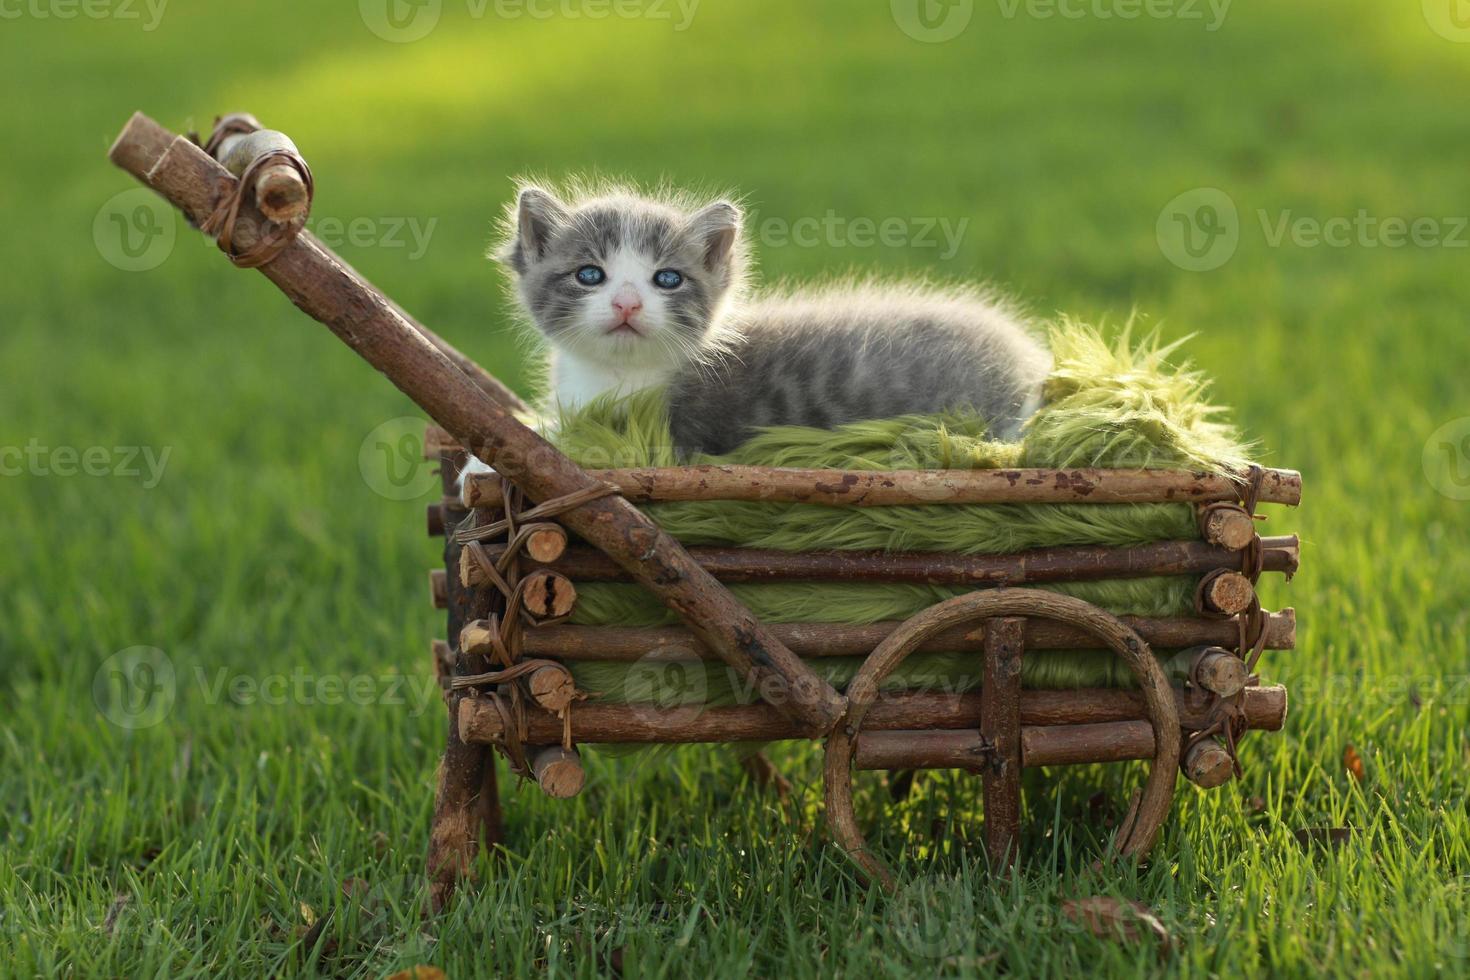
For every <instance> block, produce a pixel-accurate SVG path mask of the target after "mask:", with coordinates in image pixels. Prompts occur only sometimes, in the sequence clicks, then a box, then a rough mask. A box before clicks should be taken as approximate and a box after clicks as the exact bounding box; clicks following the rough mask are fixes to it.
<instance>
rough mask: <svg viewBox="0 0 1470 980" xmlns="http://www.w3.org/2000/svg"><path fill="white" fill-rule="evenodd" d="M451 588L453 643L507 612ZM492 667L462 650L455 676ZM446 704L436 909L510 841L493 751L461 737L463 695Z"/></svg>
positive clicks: (491, 599) (493, 596) (489, 599)
mask: <svg viewBox="0 0 1470 980" xmlns="http://www.w3.org/2000/svg"><path fill="white" fill-rule="evenodd" d="M461 547H462V546H461V545H460V544H459V542H457V541H455V540H454V539H453V538H449V539H446V541H445V543H444V558H445V562H446V563H450V562H453V561H454V560H456V559H457V558H458V554H457V552H458V550H459V549H460V548H461ZM441 571H442V569H441ZM446 588H447V590H448V595H447V601H446V605H447V606H448V614H447V616H446V617H445V618H446V629H447V631H448V635H449V636H451V637H453V636H457V635H458V634H459V632H460V628H461V627H462V626H463V625H464V624H465V623H466V622H469V621H471V620H480V619H485V618H487V617H488V616H490V615H491V614H492V613H494V612H496V611H497V610H498V609H500V608H503V604H502V598H501V596H500V595H499V593H491V592H490V591H488V590H480V591H478V592H475V591H471V590H469V589H464V588H461V587H460V586H459V584H458V583H457V582H454V581H453V580H452V579H449V578H448V577H447V576H446ZM488 667H489V664H488V662H487V661H486V660H485V658H483V657H481V656H480V655H478V654H474V653H469V652H467V651H465V650H464V649H463V648H461V649H460V650H459V651H458V653H457V654H456V655H455V658H454V664H453V666H452V671H451V672H452V673H453V674H454V675H462V674H474V673H480V672H483V671H485V670H487V669H488ZM445 698H446V702H447V704H448V707H449V718H448V727H447V731H446V737H445V746H444V757H443V759H442V760H441V761H440V763H439V772H438V776H437V787H436V790H435V794H434V818H433V828H432V830H431V832H430V836H429V853H428V861H427V866H428V872H429V876H430V882H431V887H430V892H431V895H432V897H433V900H434V907H435V908H436V909H440V908H443V907H444V905H445V903H446V902H447V901H448V900H449V897H450V895H451V894H452V893H453V891H454V888H455V885H456V884H457V883H458V881H459V879H460V878H463V877H466V876H472V875H473V873H474V867H475V857H476V855H477V854H478V852H479V849H480V845H481V844H482V843H483V844H484V845H485V846H486V847H495V846H497V845H499V844H500V843H501V842H502V841H503V840H504V838H505V827H504V824H503V821H502V815H501V811H500V790H499V782H498V779H499V777H498V773H497V763H496V760H495V755H496V753H495V752H494V751H493V750H492V749H491V748H490V747H488V746H484V745H478V744H474V743H468V742H465V741H463V740H462V739H461V738H460V737H459V705H460V703H461V702H462V701H463V699H464V695H463V694H462V693H460V692H458V691H455V690H453V689H449V688H446V690H445ZM552 741H559V739H553V740H552Z"/></svg>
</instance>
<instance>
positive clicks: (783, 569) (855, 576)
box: [486, 535, 1300, 586]
mask: <svg viewBox="0 0 1470 980" xmlns="http://www.w3.org/2000/svg"><path fill="white" fill-rule="evenodd" d="M565 540H566V539H565V537H563V538H562V539H561V541H562V546H563V548H565ZM1262 544H1263V545H1264V548H1265V551H1264V556H1265V568H1264V570H1265V571H1268V572H1285V573H1287V574H1294V573H1295V572H1296V569H1297V559H1298V555H1299V553H1300V549H1299V547H1298V544H1297V539H1296V536H1295V535H1289V536H1285V537H1279V538H1264V539H1262ZM529 550H530V549H529V547H528V548H527V551H528V552H529ZM486 551H487V552H488V553H489V555H490V557H491V559H492V560H498V559H499V558H500V556H501V555H503V554H504V553H505V546H504V545H491V546H488V547H487V548H486ZM688 551H689V555H690V557H691V558H693V559H694V560H695V561H697V562H698V563H699V564H700V566H701V567H702V568H704V569H705V571H707V572H709V573H710V574H711V575H713V576H714V577H715V578H717V579H719V580H720V581H721V582H816V581H826V582H915V583H925V584H929V585H974V586H1007V585H1027V584H1032V583H1036V582H1082V581H1092V580H1097V579H1108V578H1140V577H1144V576H1151V575H1201V574H1203V573H1205V572H1212V571H1218V570H1220V569H1234V568H1239V567H1240V554H1239V552H1235V551H1230V550H1229V549H1227V548H1222V547H1218V546H1216V545H1210V544H1206V543H1205V542H1203V541H1160V542H1155V543H1152V544H1145V545H1135V546H1133V547H1127V548H1106V547H1064V548H1038V549H1036V550H1033V551H1023V552H1019V553H1016V554H1008V555H956V554H949V553H943V552H884V551H773V550H766V549H760V548H713V547H690V548H689V549H688ZM532 557H533V558H534V557H535V556H532ZM535 560H536V561H538V562H542V563H543V564H547V565H548V567H550V568H551V569H552V570H554V571H556V572H560V573H561V574H562V575H565V576H566V577H567V578H569V579H571V580H573V581H574V582H624V581H629V580H630V577H629V576H628V574H627V573H626V572H624V571H623V570H622V569H621V568H619V567H618V565H617V563H615V562H613V561H612V560H611V559H609V558H608V557H607V556H606V555H604V554H602V553H601V552H599V551H597V550H596V549H593V548H575V547H574V548H565V553H564V554H563V555H561V557H559V558H554V559H540V558H536V559H535ZM1247 584H1248V583H1247Z"/></svg>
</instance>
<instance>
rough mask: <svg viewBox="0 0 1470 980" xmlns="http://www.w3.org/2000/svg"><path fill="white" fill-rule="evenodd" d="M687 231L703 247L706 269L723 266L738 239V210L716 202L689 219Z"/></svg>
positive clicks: (727, 204)
mask: <svg viewBox="0 0 1470 980" xmlns="http://www.w3.org/2000/svg"><path fill="white" fill-rule="evenodd" d="M689 231H690V233H691V234H692V235H694V236H695V238H697V239H698V240H699V241H700V243H701V244H703V246H704V264H705V267H706V268H710V269H714V268H716V267H718V266H721V265H724V264H725V262H727V261H728V260H729V258H730V252H731V251H732V250H733V249H734V248H735V240H736V239H737V238H739V237H740V208H738V207H736V206H735V205H734V204H731V203H730V202H729V201H716V202H715V203H713V204H711V205H709V206H707V207H705V208H702V209H701V210H700V211H698V212H696V213H695V215H694V217H692V218H690V219H689Z"/></svg>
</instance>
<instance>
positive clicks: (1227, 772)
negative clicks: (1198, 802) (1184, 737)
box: [1179, 738, 1235, 789]
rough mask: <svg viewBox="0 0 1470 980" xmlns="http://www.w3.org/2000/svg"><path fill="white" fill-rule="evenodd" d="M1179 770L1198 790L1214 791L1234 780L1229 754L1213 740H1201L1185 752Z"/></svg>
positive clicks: (1233, 764) (1232, 764) (1232, 762)
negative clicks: (1217, 787)
mask: <svg viewBox="0 0 1470 980" xmlns="http://www.w3.org/2000/svg"><path fill="white" fill-rule="evenodd" d="M1179 768H1180V770H1181V771H1182V772H1183V773H1184V776H1185V778H1186V779H1188V780H1189V781H1190V782H1191V783H1194V784H1195V785H1196V786H1198V787H1199V788H1200V789H1214V788H1215V787H1216V786H1223V785H1225V784H1226V783H1228V782H1230V780H1232V779H1234V778H1235V763H1234V761H1232V760H1231V758H1230V753H1229V752H1226V751H1225V746H1223V745H1221V744H1220V743H1219V742H1217V741H1216V740H1215V739H1213V738H1202V739H1200V740H1199V741H1198V742H1195V743H1194V744H1193V745H1191V746H1190V747H1189V748H1188V749H1187V750H1185V753H1184V758H1183V759H1182V760H1180V763H1179Z"/></svg>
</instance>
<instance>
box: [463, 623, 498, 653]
mask: <svg viewBox="0 0 1470 980" xmlns="http://www.w3.org/2000/svg"><path fill="white" fill-rule="evenodd" d="M495 639H496V635H495V630H494V629H492V628H491V624H490V621H489V620H487V619H477V620H475V621H474V622H470V623H466V624H465V625H464V628H463V629H461V630H460V631H459V648H460V649H461V650H463V651H464V652H465V653H468V654H470V655H471V656H476V657H488V656H490V655H491V654H493V653H494V652H495Z"/></svg>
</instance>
